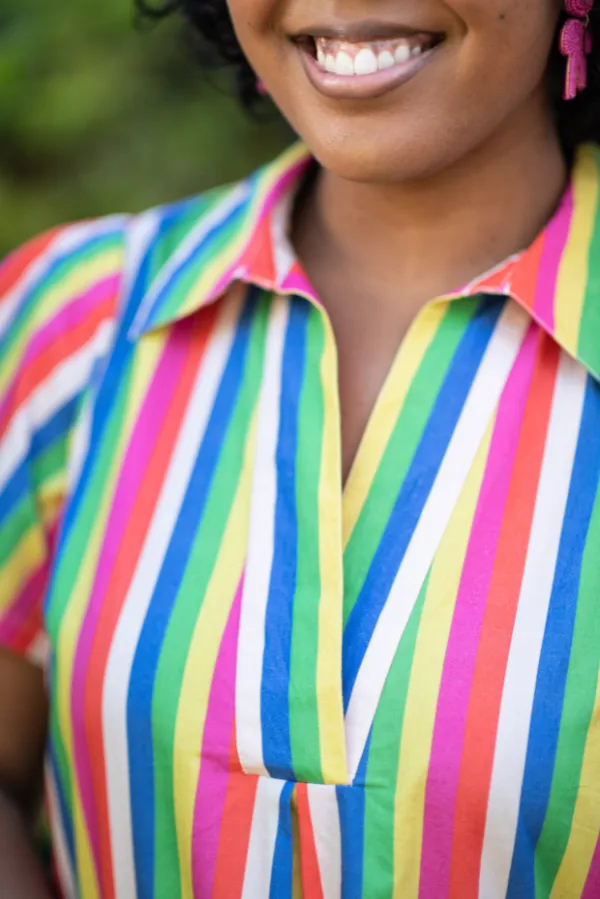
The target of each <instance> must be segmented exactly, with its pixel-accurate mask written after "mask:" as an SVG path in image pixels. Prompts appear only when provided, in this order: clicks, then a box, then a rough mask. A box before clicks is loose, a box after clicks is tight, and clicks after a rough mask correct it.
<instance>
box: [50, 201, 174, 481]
mask: <svg viewBox="0 0 600 899" xmlns="http://www.w3.org/2000/svg"><path fill="white" fill-rule="evenodd" d="M159 222H160V218H159V216H158V214H157V213H156V212H148V213H144V214H142V215H140V216H138V217H137V218H135V219H134V220H133V221H132V223H131V225H130V227H129V228H128V230H127V236H126V259H125V264H124V267H123V268H124V277H123V281H122V284H121V296H120V310H121V316H122V315H123V314H124V313H125V311H126V307H127V304H128V301H129V300H130V298H131V296H130V294H131V289H132V287H133V286H134V283H135V280H136V277H137V275H138V273H139V269H140V265H141V263H142V260H143V258H144V256H145V254H146V251H147V250H148V247H149V246H150V244H151V243H152V241H153V239H154V238H155V237H156V232H157V229H158V225H159ZM119 323H120V322H117V321H115V322H114V329H113V330H114V333H113V338H116V335H117V332H118V328H119ZM110 355H111V354H110V351H108V348H107V352H106V354H105V356H104V358H103V359H99V360H98V361H97V363H96V366H97V367H98V368H97V369H96V370H92V371H90V391H89V394H91V395H88V397H87V401H86V403H85V406H84V408H83V409H81V411H80V413H79V417H78V421H77V425H76V427H75V430H74V431H73V436H72V438H71V446H70V449H69V458H68V464H67V484H68V488H69V495H72V494H73V493H74V491H75V487H76V485H77V482H78V481H79V478H80V476H81V472H82V470H83V464H84V462H85V458H86V456H87V451H88V446H89V441H90V436H91V429H92V423H93V418H94V415H93V413H94V400H95V399H96V398H97V388H98V386H99V382H100V381H101V380H102V377H103V374H104V370H105V368H106V364H105V363H107V362H108V360H109V359H110ZM94 388H96V389H95V390H94Z"/></svg>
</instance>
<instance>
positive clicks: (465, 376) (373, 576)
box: [342, 300, 504, 709]
mask: <svg viewBox="0 0 600 899" xmlns="http://www.w3.org/2000/svg"><path fill="white" fill-rule="evenodd" d="M503 306H504V301H503V300H502V301H485V302H484V303H482V305H481V307H480V309H479V311H478V312H477V314H476V316H475V317H474V318H473V319H472V320H471V322H470V323H469V325H468V327H467V329H466V331H465V333H464V335H463V338H462V340H461V342H460V344H459V346H458V348H457V350H456V353H455V356H454V358H453V360H452V363H451V365H450V367H449V369H448V373H447V375H446V378H445V380H444V384H443V385H442V387H441V390H440V392H439V395H438V397H437V399H436V402H435V405H434V407H433V410H432V412H431V416H430V418H429V421H428V422H427V425H426V427H425V430H424V432H423V436H422V439H421V441H420V444H419V447H418V449H417V451H416V453H415V458H414V460H413V462H412V464H411V466H410V468H409V470H408V472H407V475H406V478H405V480H404V483H403V484H402V486H401V488H400V492H399V494H398V498H397V500H396V502H395V505H394V508H393V509H392V513H391V515H390V519H389V521H388V523H387V526H386V529H385V533H384V535H383V538H382V540H381V543H380V545H379V547H378V549H377V552H376V553H375V555H374V557H373V561H372V563H371V566H370V568H369V571H368V573H367V576H366V578H365V582H364V584H363V587H362V589H361V591H360V594H359V596H358V599H357V601H356V604H355V606H354V608H353V609H352V612H351V613H350V616H349V618H348V621H347V623H346V628H345V631H344V644H343V654H342V658H343V680H344V684H343V686H344V708H345V709H347V708H348V702H349V700H350V695H351V693H352V689H353V687H354V683H355V681H356V677H357V675H358V671H359V669H360V666H361V664H362V660H363V658H364V655H365V652H366V650H367V647H368V646H369V644H370V642H371V638H372V636H373V631H374V630H375V626H376V625H377V622H378V620H379V616H380V614H381V611H382V609H383V607H384V605H385V603H386V600H387V598H388V595H389V592H390V590H391V588H392V584H393V582H394V579H395V577H396V574H397V572H398V569H399V567H400V565H401V563H402V560H403V558H404V555H405V553H406V550H407V548H408V546H409V543H410V541H411V538H412V536H413V533H414V530H415V528H416V526H417V523H418V521H419V518H420V517H421V513H422V511H423V507H424V506H425V503H426V502H427V499H428V497H429V494H430V492H431V489H432V487H433V484H434V482H435V479H436V477H437V474H438V471H439V468H440V465H441V463H442V460H443V458H444V456H445V454H446V450H447V448H448V443H449V441H450V439H451V437H452V434H453V432H454V429H455V428H456V425H457V422H458V419H459V418H460V414H461V412H462V410H463V406H464V404H465V400H466V398H467V396H468V393H469V391H470V389H471V386H472V383H473V379H474V378H475V376H476V374H477V371H478V369H479V366H480V364H481V360H482V358H483V356H484V353H485V351H486V349H487V346H488V344H489V342H490V339H491V337H492V335H493V333H494V330H495V328H496V325H497V322H498V318H499V316H500V313H501V312H502V309H503Z"/></svg>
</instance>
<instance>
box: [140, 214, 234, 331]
mask: <svg viewBox="0 0 600 899" xmlns="http://www.w3.org/2000/svg"><path fill="white" fill-rule="evenodd" d="M249 211H250V207H248V205H247V204H246V203H244V204H243V205H242V207H241V209H238V210H237V211H236V212H234V213H231V214H230V216H229V217H228V218H227V219H226V220H225V221H224V222H223V223H222V224H221V225H219V226H218V227H217V229H216V230H215V231H214V232H213V233H212V234H211V236H210V240H209V241H207V242H205V245H203V246H202V247H201V248H200V249H199V251H198V254H197V258H196V259H195V260H194V262H193V264H191V265H188V266H186V268H185V270H184V271H183V272H182V274H181V275H180V276H179V277H175V278H174V279H173V284H172V286H170V287H169V292H168V295H167V297H166V300H165V302H164V305H163V306H162V308H161V309H160V312H159V315H158V320H159V321H161V322H163V321H166V320H169V319H170V318H171V317H172V316H174V315H176V314H177V311H178V310H179V309H180V308H181V307H182V306H184V305H185V303H186V300H187V298H188V296H189V294H190V292H191V291H193V290H194V288H196V287H197V285H198V282H199V281H200V280H202V278H203V277H204V272H205V270H206V268H207V267H208V268H210V267H212V266H214V267H215V268H214V271H215V280H216V279H217V278H218V275H219V274H222V273H223V272H224V271H225V270H226V269H227V267H228V264H229V262H230V261H233V258H234V256H233V254H232V253H231V249H232V248H233V247H234V245H235V244H236V238H237V237H238V235H239V234H240V233H243V232H244V229H245V228H246V227H247V222H248V219H249ZM228 250H229V255H230V256H231V260H229V261H228V259H227V258H224V257H223V256H222V254H227V251H228ZM236 252H239V247H236ZM216 260H218V264H217V265H215V262H216Z"/></svg>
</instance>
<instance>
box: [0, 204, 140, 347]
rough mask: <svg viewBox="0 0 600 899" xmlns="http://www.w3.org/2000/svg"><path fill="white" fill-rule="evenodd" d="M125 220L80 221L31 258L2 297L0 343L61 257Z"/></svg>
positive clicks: (112, 217) (115, 217)
mask: <svg viewBox="0 0 600 899" xmlns="http://www.w3.org/2000/svg"><path fill="white" fill-rule="evenodd" d="M126 222H127V219H126V218H125V217H124V216H110V217H109V218H104V219H98V220H96V221H93V222H89V223H88V222H84V223H81V224H76V225H72V226H70V227H68V228H67V230H65V231H63V232H62V233H60V234H58V235H57V237H56V238H55V239H54V241H51V242H50V244H49V246H48V247H47V248H46V249H45V250H44V251H43V253H42V255H41V256H40V257H38V258H37V259H35V260H34V261H33V262H32V263H31V265H30V266H29V267H28V268H27V269H26V270H25V271H24V272H23V274H22V275H21V277H20V278H19V280H18V281H17V283H16V284H13V286H12V287H11V288H10V290H9V291H8V292H7V293H6V294H4V296H3V297H2V303H0V340H2V336H3V334H4V333H5V332H6V330H7V329H8V327H9V326H10V323H11V322H12V320H13V317H14V316H15V315H16V313H17V309H18V307H19V306H20V304H21V303H22V302H23V298H24V297H25V296H26V295H27V294H28V293H29V291H30V290H32V289H33V288H34V287H35V286H36V285H37V284H39V283H40V282H41V281H42V279H43V278H44V277H45V276H46V274H47V273H48V272H49V271H50V269H51V268H52V266H53V265H55V264H56V262H57V261H58V260H59V259H61V258H67V257H68V256H69V254H70V253H75V252H76V251H77V250H78V249H79V248H80V247H83V246H85V244H86V243H89V242H90V241H91V240H93V239H94V238H96V237H100V236H102V235H103V234H110V232H111V231H115V230H117V229H118V228H123V227H125V224H126Z"/></svg>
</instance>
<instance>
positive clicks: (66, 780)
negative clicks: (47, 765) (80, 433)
mask: <svg viewBox="0 0 600 899" xmlns="http://www.w3.org/2000/svg"><path fill="white" fill-rule="evenodd" d="M130 376H131V366H130V365H129V366H127V365H125V366H124V375H123V380H122V384H121V385H120V386H119V388H118V390H117V400H116V402H115V405H114V407H113V409H112V410H111V414H110V417H109V418H108V421H107V426H106V429H105V431H104V434H103V436H102V442H101V444H100V446H99V448H98V453H97V455H96V459H95V462H94V465H93V470H92V473H91V477H90V479H89V481H88V484H87V489H86V492H85V496H84V497H83V500H82V502H81V505H80V507H79V512H78V514H77V516H76V518H75V520H74V521H73V522H72V523H71V528H70V531H69V537H68V539H67V541H66V542H65V543H64V544H63V546H62V547H61V552H60V553H59V554H58V556H57V561H56V567H55V570H54V577H53V580H52V588H51V592H50V594H49V597H48V600H47V611H46V630H47V632H48V635H49V637H50V640H51V642H52V645H53V647H54V650H56V647H57V645H58V639H59V634H60V629H61V627H62V622H63V616H64V614H65V610H66V608H67V607H68V605H69V603H70V601H71V594H72V592H73V587H74V584H75V581H76V579H77V576H78V574H79V571H80V568H81V560H82V559H83V558H84V557H85V554H86V547H87V544H88V541H89V538H90V533H91V532H92V531H93V530H94V528H95V525H96V521H97V517H98V510H99V509H100V508H101V507H102V504H103V494H104V493H105V491H106V484H107V481H108V479H109V477H110V472H111V469H112V467H113V464H114V457H115V451H116V449H117V447H118V442H119V435H120V433H121V430H122V427H123V420H124V417H125V413H126V410H127V399H128V395H129V386H130ZM61 658H62V657H61ZM58 665H60V660H59V661H58V662H57V654H56V652H54V653H53V655H52V670H51V691H52V695H53V696H55V697H56V696H57V689H58V682H59V678H60V672H59V670H58V667H57V666H58ZM69 695H70V691H69ZM67 717H69V718H70V711H69V713H68V716H67ZM50 734H51V739H52V744H53V750H54V753H55V756H56V763H57V771H58V776H59V778H60V781H61V785H62V788H63V791H64V795H65V802H66V804H67V808H68V811H69V814H71V815H72V814H73V780H74V778H75V768H74V766H71V765H69V763H68V761H67V753H66V749H65V743H64V739H63V734H62V731H61V728H60V718H59V708H58V702H57V701H56V700H55V701H54V702H51V703H50Z"/></svg>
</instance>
